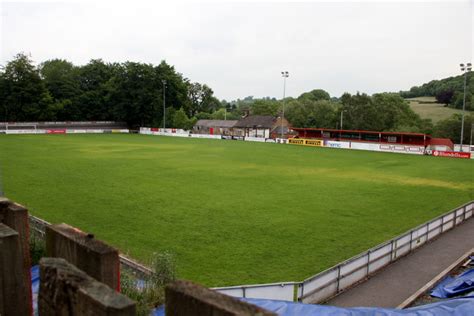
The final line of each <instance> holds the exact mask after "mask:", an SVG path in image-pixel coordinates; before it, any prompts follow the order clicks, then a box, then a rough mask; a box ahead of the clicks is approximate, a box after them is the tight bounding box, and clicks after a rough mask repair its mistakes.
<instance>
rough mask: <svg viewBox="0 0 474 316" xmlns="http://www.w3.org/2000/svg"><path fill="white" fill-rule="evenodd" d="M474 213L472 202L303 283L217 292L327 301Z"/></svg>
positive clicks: (257, 296) (239, 295)
mask: <svg viewBox="0 0 474 316" xmlns="http://www.w3.org/2000/svg"><path fill="white" fill-rule="evenodd" d="M473 213H474V201H471V202H468V203H466V204H464V205H461V206H459V207H457V208H455V209H454V210H451V211H449V212H447V213H445V214H443V215H440V216H438V217H436V218H434V219H432V220H430V221H428V222H426V223H424V224H422V225H419V226H417V227H415V228H413V229H411V230H409V231H408V232H406V233H404V234H402V235H399V236H397V237H395V238H392V239H390V240H388V241H386V242H384V243H382V244H380V245H378V246H376V247H374V248H371V249H369V250H367V251H365V252H363V253H361V254H358V255H356V256H354V257H352V258H350V259H348V260H345V261H343V262H341V263H339V264H337V265H335V266H333V267H331V268H329V269H327V270H325V271H322V272H320V273H318V274H316V275H314V276H311V277H309V278H307V279H305V280H303V281H302V282H281V283H272V284H255V285H240V286H231V287H219V288H215V290H217V291H219V292H221V293H224V294H228V295H231V296H237V297H255V298H268V299H280V300H287V301H300V302H303V303H318V302H324V301H326V300H327V299H329V298H331V297H333V296H335V295H337V294H338V293H340V292H342V291H344V290H346V289H347V288H349V287H351V286H353V285H355V284H356V283H359V282H361V281H363V280H364V279H366V278H367V277H368V276H369V275H371V274H372V273H374V272H376V271H378V270H380V269H382V268H383V267H385V266H387V265H388V264H390V263H391V262H393V261H395V260H397V259H398V258H399V257H402V256H404V255H406V254H408V253H410V252H411V251H413V250H415V249H416V248H418V247H420V246H422V245H423V244H425V243H426V242H428V241H429V240H431V239H433V238H435V237H436V236H438V235H440V234H442V233H444V232H446V231H448V230H450V229H452V228H454V227H455V226H457V225H459V224H460V223H462V222H464V221H466V220H467V219H469V218H471V217H473V215H474V214H473ZM291 285H293V286H294V287H295V289H294V292H292V291H291V290H289V286H291ZM292 293H295V294H292Z"/></svg>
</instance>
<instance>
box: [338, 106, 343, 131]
mask: <svg viewBox="0 0 474 316" xmlns="http://www.w3.org/2000/svg"><path fill="white" fill-rule="evenodd" d="M343 117H344V110H341V125H340V126H339V129H341V130H342V118H343Z"/></svg>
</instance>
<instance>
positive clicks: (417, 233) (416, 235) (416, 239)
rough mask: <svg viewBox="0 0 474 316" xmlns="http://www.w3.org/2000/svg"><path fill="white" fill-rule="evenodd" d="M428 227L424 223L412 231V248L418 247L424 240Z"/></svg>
mask: <svg viewBox="0 0 474 316" xmlns="http://www.w3.org/2000/svg"><path fill="white" fill-rule="evenodd" d="M427 231H428V227H427V226H426V225H423V226H421V227H420V228H418V229H416V230H414V231H413V242H412V249H414V248H417V247H420V246H421V245H423V244H424V243H425V242H426V238H427V236H426V235H427V234H426V232H427Z"/></svg>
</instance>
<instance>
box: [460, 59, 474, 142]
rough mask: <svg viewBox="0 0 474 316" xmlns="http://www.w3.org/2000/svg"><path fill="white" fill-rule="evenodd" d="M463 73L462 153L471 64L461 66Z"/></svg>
mask: <svg viewBox="0 0 474 316" xmlns="http://www.w3.org/2000/svg"><path fill="white" fill-rule="evenodd" d="M460 66H461V71H462V72H464V97H463V101H462V118H461V141H460V145H461V146H460V148H459V151H462V143H463V138H464V113H465V109H466V83H467V73H468V72H469V71H471V69H472V67H471V63H467V64H466V66H464V64H461V65H460Z"/></svg>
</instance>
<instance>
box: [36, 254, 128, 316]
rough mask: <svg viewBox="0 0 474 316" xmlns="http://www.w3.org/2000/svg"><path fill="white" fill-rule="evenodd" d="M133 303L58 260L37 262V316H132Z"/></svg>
mask: <svg viewBox="0 0 474 316" xmlns="http://www.w3.org/2000/svg"><path fill="white" fill-rule="evenodd" d="M135 309H136V307H135V302H133V301H132V300H131V299H129V298H128V297H126V296H125V295H122V294H120V293H117V292H115V291H114V290H113V289H111V288H110V287H108V286H106V285H105V284H102V283H100V282H98V281H97V280H95V279H94V278H92V277H90V276H88V275H87V274H86V273H85V272H84V271H81V270H79V269H78V268H76V267H75V266H74V265H72V264H70V263H68V262H67V261H66V260H64V259H61V258H43V259H41V261H40V290H39V295H38V313H39V316H50V315H54V316H67V315H94V316H109V315H110V316H112V315H114V316H115V315H117V316H132V315H133V316H134V315H135V312H136V310H135Z"/></svg>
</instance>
